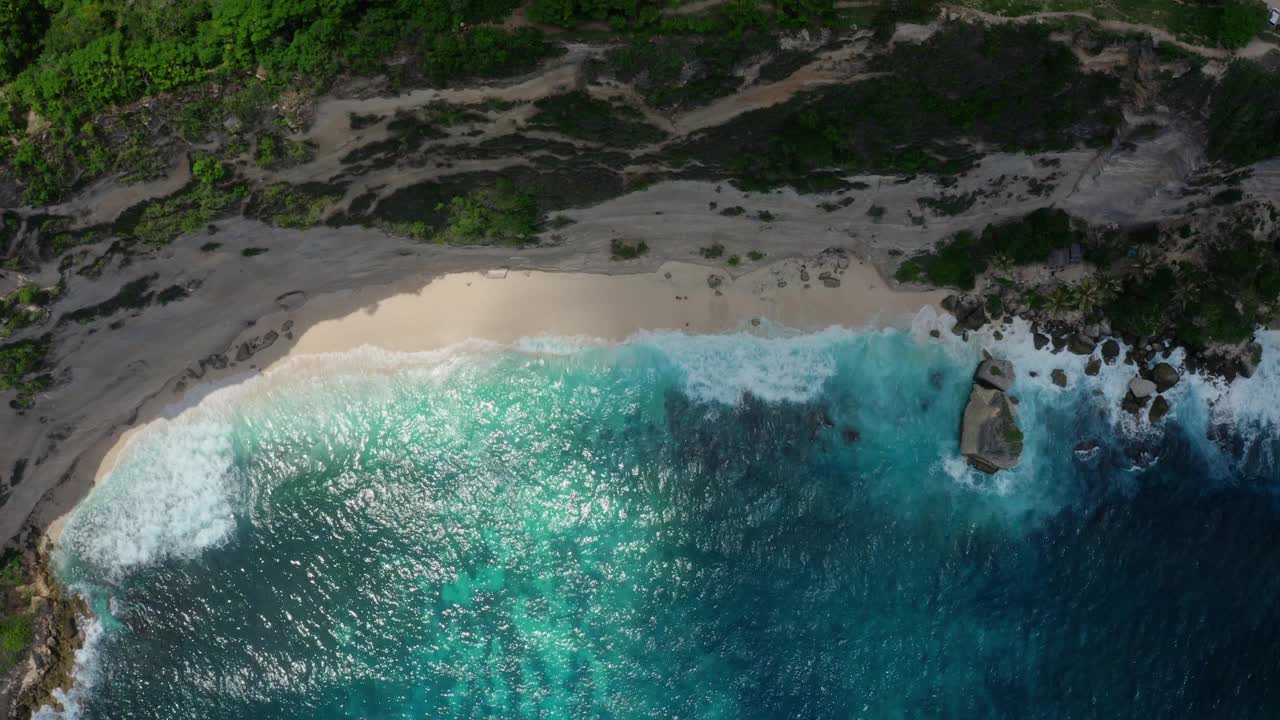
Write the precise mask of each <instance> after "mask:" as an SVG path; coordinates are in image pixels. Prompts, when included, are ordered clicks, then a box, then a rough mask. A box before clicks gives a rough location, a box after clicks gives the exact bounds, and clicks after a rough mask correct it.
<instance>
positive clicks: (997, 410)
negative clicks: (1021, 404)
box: [960, 385, 1022, 473]
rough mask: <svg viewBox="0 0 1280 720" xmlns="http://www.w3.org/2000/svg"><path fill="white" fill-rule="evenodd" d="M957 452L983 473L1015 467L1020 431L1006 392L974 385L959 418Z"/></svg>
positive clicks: (1018, 457) (1020, 446)
mask: <svg viewBox="0 0 1280 720" xmlns="http://www.w3.org/2000/svg"><path fill="white" fill-rule="evenodd" d="M960 454H961V455H964V458H965V460H967V461H968V462H969V464H970V465H972V466H973V467H975V468H977V469H978V470H981V471H982V472H985V473H994V472H996V471H998V470H1008V469H1010V468H1013V467H1017V465H1018V462H1019V461H1020V460H1021V459H1022V431H1021V430H1019V429H1018V417H1017V410H1016V409H1015V408H1014V404H1013V403H1012V402H1011V401H1010V400H1009V396H1008V395H1005V394H1004V393H1003V392H1001V391H999V390H994V389H992V388H988V387H982V386H981V385H974V386H973V392H972V393H971V394H970V395H969V404H968V405H967V406H966V407H965V409H964V418H963V419H962V420H961V422H960Z"/></svg>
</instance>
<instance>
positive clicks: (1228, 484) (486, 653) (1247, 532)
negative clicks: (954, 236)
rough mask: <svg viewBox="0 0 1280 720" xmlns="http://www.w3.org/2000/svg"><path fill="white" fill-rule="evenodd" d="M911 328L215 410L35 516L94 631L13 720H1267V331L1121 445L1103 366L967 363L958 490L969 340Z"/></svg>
mask: <svg viewBox="0 0 1280 720" xmlns="http://www.w3.org/2000/svg"><path fill="white" fill-rule="evenodd" d="M939 322H940V320H939V319H938V318H936V317H932V316H927V315H925V316H922V317H920V318H918V319H917V325H916V327H914V328H913V329H911V330H884V331H863V332H853V331H846V330H836V329H832V330H828V331H824V332H821V333H816V334H794V333H789V332H786V331H784V330H782V329H775V330H774V331H773V332H772V333H770V335H769V336H768V337H757V336H754V335H750V334H745V333H744V334H732V335H721V336H686V335H681V334H666V333H648V334H641V335H638V336H636V337H634V338H632V339H631V340H630V341H628V342H626V343H623V344H618V345H603V344H595V343H590V342H568V341H557V340H553V339H539V340H534V341H529V342H527V343H523V344H522V345H520V346H519V347H516V348H496V347H490V346H475V347H467V348H460V349H454V350H451V351H448V352H441V353H434V354H424V355H420V356H395V357H393V356H387V355H384V354H378V353H373V352H372V351H367V352H365V353H364V354H361V353H355V354H353V355H350V356H347V357H343V358H328V359H324V360H323V361H320V360H317V361H313V362H311V363H309V364H308V363H298V364H296V365H290V366H288V367H286V368H284V369H282V370H281V371H279V372H276V373H274V374H273V376H272V377H270V378H266V379H261V380H254V381H251V382H249V383H246V384H245V385H243V386H241V387H237V388H232V389H225V390H220V391H216V392H214V393H212V394H211V395H210V396H209V397H207V398H205V400H204V401H203V402H201V403H200V404H198V405H196V406H195V407H193V408H190V409H187V410H186V411H184V412H182V413H180V414H177V415H176V416H175V417H173V418H172V419H168V420H161V421H157V422H156V423H155V424H154V425H153V426H151V427H149V428H148V429H147V430H146V431H144V432H143V433H141V434H140V435H139V436H138V437H136V438H135V440H134V441H133V442H132V444H131V445H130V446H129V448H128V449H127V450H126V451H125V452H124V454H123V455H122V459H121V461H120V463H119V464H118V466H117V467H116V468H115V470H114V471H113V472H112V473H111V474H110V475H109V476H108V477H106V478H105V479H104V481H103V482H102V483H101V485H100V487H99V488H98V489H97V490H96V491H95V492H94V493H93V494H92V495H91V496H89V497H88V498H87V499H86V500H85V501H83V502H82V503H81V505H80V506H79V507H78V508H77V509H76V511H75V512H74V513H73V515H72V517H71V518H70V520H69V522H68V524H67V527H66V529H65V531H64V533H63V536H62V539H61V541H60V544H59V547H58V554H57V557H56V560H57V563H58V571H59V573H60V575H61V576H62V578H63V579H64V580H66V581H67V582H69V583H71V584H72V585H73V586H75V587H76V588H78V589H80V590H81V591H82V592H84V593H86V594H87V595H88V596H89V597H90V598H91V601H92V605H93V607H94V608H95V610H96V612H97V613H98V615H99V620H98V624H97V626H96V627H95V630H94V632H93V633H92V638H91V642H90V643H89V645H88V646H87V647H86V649H85V651H84V652H83V653H82V656H81V668H80V671H79V681H80V684H79V686H78V687H77V688H76V689H75V690H74V691H73V692H72V693H71V695H70V696H69V697H66V698H64V700H65V705H66V712H65V713H54V712H52V711H46V712H45V713H43V715H45V716H47V717H56V716H58V715H67V716H75V717H79V718H101V719H103V720H119V719H121V718H130V719H138V720H143V719H149V718H156V719H165V720H173V719H185V718H192V719H197V718H198V719H206V718H207V719H210V720H214V719H217V720H230V719H233V718H234V719H240V718H255V719H261V720H275V719H280V720H285V719H289V720H292V719H295V718H296V719H299V720H301V719H303V718H307V719H317V718H318V719H323V720H328V719H336V718H369V719H375V718H376V719H384V718H385V719H392V718H395V719H401V718H404V719H408V718H414V719H421V718H498V717H501V718H712V719H717V718H916V717H922V718H1095V717H1108V718H1111V717H1142V718H1185V717H1229V718H1254V717H1256V718H1274V717H1276V716H1278V715H1280V604H1277V603H1276V602H1275V598H1276V597H1277V596H1280V505H1278V504H1277V488H1280V471H1278V470H1277V466H1276V465H1275V454H1276V450H1277V449H1278V448H1280V429H1278V428H1277V422H1278V421H1280V410H1277V408H1276V405H1277V402H1276V401H1277V400H1278V399H1280V363H1278V362H1277V356H1280V339H1278V338H1277V337H1276V336H1275V335H1274V334H1266V335H1265V338H1264V341H1265V342H1266V344H1267V354H1266V362H1265V363H1264V367H1263V368H1262V369H1261V371H1260V372H1259V373H1258V374H1257V375H1256V376H1255V377H1254V378H1252V379H1249V380H1241V381H1239V382H1237V383H1236V384H1235V385H1233V386H1229V387H1228V386H1222V385H1219V384H1215V383H1212V382H1209V381H1207V380H1204V379H1202V378H1198V377H1188V378H1186V379H1184V381H1183V382H1182V383H1180V384H1179V385H1178V386H1177V387H1176V388H1174V390H1172V391H1171V392H1170V400H1171V401H1172V403H1173V407H1174V410H1173V413H1172V414H1171V415H1170V417H1169V419H1168V420H1167V421H1166V423H1165V424H1164V425H1163V426H1162V427H1158V428H1152V427H1150V426H1148V425H1146V424H1145V423H1135V422H1134V421H1133V420H1132V419H1131V418H1129V417H1128V416H1127V415H1124V414H1123V413H1122V412H1121V411H1120V410H1119V399H1120V397H1121V396H1122V394H1123V392H1124V387H1125V385H1126V384H1127V382H1128V380H1129V378H1131V377H1132V375H1133V369H1132V368H1126V367H1124V366H1122V365H1116V366H1109V367H1106V368H1104V370H1103V372H1102V374H1101V375H1100V376H1099V377H1097V378H1088V377H1085V376H1084V374H1083V372H1082V370H1083V366H1084V361H1085V359H1084V358H1077V357H1073V356H1069V355H1057V356H1054V355H1049V354H1047V353H1037V352H1035V351H1034V350H1033V349H1032V348H1031V343H1030V339H1029V332H1028V330H1027V328H1026V327H1025V326H1021V325H1017V326H1015V327H1013V328H1009V329H1007V330H1006V334H1007V337H1006V339H1005V340H1003V341H1002V342H1000V343H996V342H994V341H990V340H989V338H988V339H987V345H988V347H990V348H991V349H992V350H993V351H994V352H996V353H997V354H1001V355H1003V356H1006V357H1009V358H1010V359H1012V360H1013V361H1014V363H1015V365H1016V366H1017V370H1018V380H1017V383H1016V384H1015V386H1014V388H1013V390H1012V394H1014V395H1016V396H1017V397H1018V398H1019V401H1020V405H1019V413H1020V423H1021V425H1022V428H1023V430H1024V434H1025V436H1026V441H1027V447H1026V451H1025V454H1024V456H1023V462H1022V464H1021V466H1020V467H1019V468H1018V469H1017V470H1015V471H1013V472H1008V473H1002V474H1000V475H997V476H994V477H992V476H985V475H981V474H979V473H976V472H974V471H972V470H969V469H968V468H967V467H965V465H964V463H963V461H962V460H961V459H960V458H959V457H958V454H957V434H958V428H959V418H960V414H961V411H962V409H963V407H964V403H965V402H966V400H967V397H968V392H969V387H970V378H971V375H972V372H973V368H974V366H975V365H976V363H977V361H978V359H979V354H978V352H979V351H978V349H977V348H978V347H979V343H978V342H975V343H972V344H969V345H965V344H961V343H959V342H958V341H957V340H953V339H952V338H951V336H950V335H949V334H947V333H945V332H944V333H943V338H944V339H943V340H933V339H931V338H929V337H928V335H927V330H928V329H929V328H931V327H935V326H937V325H938V323H939ZM1175 360H1176V358H1175ZM1058 367H1060V368H1064V369H1065V370H1067V372H1068V375H1069V377H1070V381H1069V384H1068V387H1067V388H1057V387H1055V386H1053V385H1052V383H1051V382H1050V380H1049V370H1050V369H1052V368H1058ZM1032 372H1035V373H1036V377H1032V376H1031V374H1030V373H1032ZM1086 440H1093V441H1096V442H1097V445H1098V447H1097V449H1096V450H1095V451H1093V452H1091V453H1086V452H1077V451H1076V450H1075V447H1076V445H1077V443H1079V442H1081V441H1086Z"/></svg>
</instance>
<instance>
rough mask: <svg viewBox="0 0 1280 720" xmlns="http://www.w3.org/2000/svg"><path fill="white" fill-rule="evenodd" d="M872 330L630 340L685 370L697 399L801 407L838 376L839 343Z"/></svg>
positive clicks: (688, 390) (689, 391) (687, 388)
mask: <svg viewBox="0 0 1280 720" xmlns="http://www.w3.org/2000/svg"><path fill="white" fill-rule="evenodd" d="M867 332H870V331H854V330H848V329H844V328H838V327H831V328H828V329H826V330H822V331H820V332H816V333H810V334H805V335H798V334H791V335H783V336H759V335H753V334H750V333H746V332H738V333H730V334H724V335H686V334H684V333H675V332H661V333H658V332H641V333H638V334H636V335H634V336H633V337H632V338H631V339H630V340H629V341H628V342H631V343H634V344H637V345H642V346H645V347H649V348H653V349H656V350H658V351H659V352H660V353H662V355H664V356H665V357H666V358H667V359H668V360H669V361H670V362H671V363H672V364H673V365H674V366H676V367H677V368H678V369H679V370H680V371H681V373H682V375H683V379H684V392H685V394H686V395H688V396H689V397H690V398H692V399H694V400H699V401H704V402H717V403H722V404H725V405H735V404H737V403H739V402H741V400H742V398H743V396H744V395H747V394H751V395H752V396H754V397H756V398H759V399H761V400H765V401H767V402H793V403H798V402H805V401H808V400H811V399H813V398H814V397H815V396H817V395H818V393H819V392H820V391H821V390H822V387H823V385H824V384H825V383H826V382H827V380H829V379H830V378H831V377H832V376H833V375H835V373H836V365H837V361H838V359H839V353H838V350H839V344H840V343H841V342H845V341H848V340H851V339H854V338H857V337H859V336H863V335H865V334H866V333H867Z"/></svg>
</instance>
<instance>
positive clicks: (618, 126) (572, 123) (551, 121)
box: [529, 91, 666, 147]
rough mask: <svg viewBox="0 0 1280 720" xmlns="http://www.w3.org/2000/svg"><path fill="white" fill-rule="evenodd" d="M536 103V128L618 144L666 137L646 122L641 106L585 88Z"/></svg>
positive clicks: (623, 145) (621, 145) (632, 144)
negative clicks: (590, 92)
mask: <svg viewBox="0 0 1280 720" xmlns="http://www.w3.org/2000/svg"><path fill="white" fill-rule="evenodd" d="M534 105H535V106H536V107H537V108H538V114H537V115H534V116H533V119H532V120H530V121H529V127H530V128H532V129H536V130H549V131H551V132H557V133H560V134H562V135H567V136H569V137H571V138H576V139H578V140H586V141H588V142H596V143H607V144H609V145H613V146H617V147H634V146H637V145H647V144H649V143H655V142H658V141H660V140H662V139H663V138H665V137H666V133H664V132H663V131H662V130H660V129H658V128H656V127H654V126H652V125H650V124H649V123H647V122H646V121H645V119H644V114H643V113H641V112H640V111H639V110H636V109H635V108H632V107H628V106H626V105H622V104H619V103H613V102H608V101H606V100H597V99H595V98H593V97H591V96H590V95H588V94H586V93H585V92H582V91H577V92H571V93H568V94H565V95H554V96H552V97H548V98H543V99H541V100H539V101H537V102H536V103H534Z"/></svg>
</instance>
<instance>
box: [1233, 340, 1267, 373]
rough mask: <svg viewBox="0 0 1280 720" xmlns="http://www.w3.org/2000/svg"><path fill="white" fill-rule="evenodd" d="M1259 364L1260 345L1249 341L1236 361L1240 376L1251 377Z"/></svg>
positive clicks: (1260, 360) (1260, 359) (1260, 356)
mask: <svg viewBox="0 0 1280 720" xmlns="http://www.w3.org/2000/svg"><path fill="white" fill-rule="evenodd" d="M1261 364H1262V346H1261V345H1259V344H1258V343H1256V342H1255V343H1250V344H1249V346H1248V347H1246V348H1245V350H1244V353H1242V354H1241V355H1240V358H1239V359H1238V360H1237V362H1236V365H1237V366H1238V369H1239V371H1240V376H1241V377H1245V378H1251V377H1253V374H1254V373H1256V372H1258V366H1259V365H1261Z"/></svg>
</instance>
